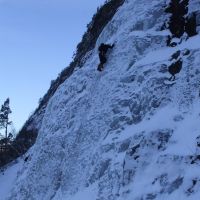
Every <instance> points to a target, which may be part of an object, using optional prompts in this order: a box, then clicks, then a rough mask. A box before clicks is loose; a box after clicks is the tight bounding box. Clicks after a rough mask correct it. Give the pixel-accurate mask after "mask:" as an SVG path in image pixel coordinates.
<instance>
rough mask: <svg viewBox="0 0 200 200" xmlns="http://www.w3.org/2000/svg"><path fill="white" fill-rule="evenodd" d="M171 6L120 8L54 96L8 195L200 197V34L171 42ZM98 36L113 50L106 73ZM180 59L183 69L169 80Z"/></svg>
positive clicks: (161, 0)
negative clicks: (168, 11)
mask: <svg viewBox="0 0 200 200" xmlns="http://www.w3.org/2000/svg"><path fill="white" fill-rule="evenodd" d="M167 3H169V2H168V1H165V0H152V1H147V0H140V1H138V0H126V1H125V3H124V4H123V5H122V6H121V7H120V8H119V10H118V11H117V13H116V14H115V16H114V17H113V19H112V20H111V21H110V22H109V23H108V24H107V26H106V27H105V29H104V30H103V32H102V33H101V35H100V37H99V38H98V40H97V43H96V47H95V48H94V49H93V50H92V51H91V52H90V54H88V55H89V56H88V55H87V59H86V62H85V63H84V65H83V66H81V68H80V69H77V70H75V71H74V73H73V74H72V76H70V77H69V78H68V79H67V80H66V81H65V82H64V83H63V84H61V85H60V86H59V88H58V90H57V91H56V92H55V94H54V95H53V97H52V98H51V99H50V101H49V102H48V105H47V107H46V110H45V113H44V117H43V120H42V123H41V128H40V130H39V135H38V138H37V141H36V143H35V145H34V146H33V147H32V148H31V149H30V151H29V154H30V155H31V160H30V161H28V162H26V163H25V164H24V166H22V167H21V169H20V170H19V172H18V177H17V179H16V182H15V184H14V185H13V188H11V193H10V196H9V198H8V200H27V199H30V200H31V199H33V200H36V199H37V200H40V199H41V200H50V199H53V200H62V199H63V200H64V199H65V200H80V199H87V200H143V199H144V200H147V199H148V200H150V199H157V200H158V199H171V200H174V199H178V198H180V199H182V200H184V199H198V197H199V196H200V192H199V187H200V173H199V169H198V164H199V163H200V160H199V159H198V153H197V149H198V148H199V147H198V144H199V139H198V136H199V135H200V127H199V120H200V102H199V89H200V88H199V75H200V70H199V66H200V36H199V35H196V36H194V37H191V38H189V39H188V40H186V41H185V40H182V41H180V44H178V45H177V46H176V47H167V44H166V41H167V37H168V35H169V34H170V33H169V31H167V30H164V31H160V30H161V27H162V26H163V23H164V21H165V20H167V19H168V17H169V16H168V14H166V13H165V12H164V9H165V7H166V5H167ZM193 3H195V4H196V3H198V1H195V0H194V1H190V11H191V9H192V5H193ZM193 7H195V6H193ZM195 8H196V7H195ZM101 42H105V43H113V42H115V47H114V49H113V50H112V51H110V53H109V55H108V62H107V64H106V65H105V69H104V71H103V72H101V73H100V72H98V71H97V70H96V68H97V65H98V51H97V49H98V46H99V44H100V43H101ZM177 52H179V54H178V55H175V54H177ZM177 58H181V59H182V61H183V64H182V70H181V71H180V73H179V74H177V78H176V82H175V83H173V84H166V83H165V81H166V80H167V79H168V78H169V74H168V66H169V65H170V64H171V63H172V62H173V59H177ZM195 156H196V157H195Z"/></svg>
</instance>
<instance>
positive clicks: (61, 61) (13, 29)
mask: <svg viewBox="0 0 200 200" xmlns="http://www.w3.org/2000/svg"><path fill="white" fill-rule="evenodd" d="M104 1H105V0H17V1H16V0H0V105H1V104H3V102H4V100H5V99H6V98H7V97H10V106H11V109H12V111H13V113H12V116H11V117H12V120H13V122H14V125H15V127H16V128H17V129H19V128H21V126H22V125H23V123H24V122H25V121H26V119H27V118H28V116H29V115H30V114H31V113H32V112H33V111H34V109H35V108H36V107H37V105H38V100H39V98H40V97H42V96H43V95H44V93H45V92H46V91H47V89H48V88H49V85H50V81H51V80H52V79H55V78H56V77H57V74H58V73H59V72H60V71H61V70H62V69H63V68H64V67H66V66H67V65H68V64H69V63H70V61H71V58H72V55H73V52H74V51H75V49H76V45H77V43H78V42H79V41H80V40H81V37H82V35H83V33H84V32H85V30H86V25H87V24H88V23H89V22H90V20H91V18H92V16H93V14H94V13H95V12H96V9H97V6H99V5H102V4H103V2H104Z"/></svg>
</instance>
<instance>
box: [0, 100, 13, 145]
mask: <svg viewBox="0 0 200 200" xmlns="http://www.w3.org/2000/svg"><path fill="white" fill-rule="evenodd" d="M9 103H10V99H9V98H7V99H6V101H5V102H4V104H3V105H2V106H1V110H0V128H1V129H2V128H3V129H5V139H6V141H7V140H8V139H9V134H8V127H9V125H11V124H12V121H9V115H10V114H11V113H12V111H11V109H10V107H9Z"/></svg>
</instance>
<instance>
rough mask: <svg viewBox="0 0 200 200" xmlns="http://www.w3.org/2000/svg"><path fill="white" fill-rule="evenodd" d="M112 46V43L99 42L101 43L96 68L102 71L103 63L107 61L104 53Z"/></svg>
mask: <svg viewBox="0 0 200 200" xmlns="http://www.w3.org/2000/svg"><path fill="white" fill-rule="evenodd" d="M113 47H114V44H113V45H109V44H104V43H101V45H100V46H99V49H98V50H99V60H100V63H99V65H98V68H97V70H98V71H102V70H103V65H104V64H105V63H106V61H107V58H106V53H107V51H108V49H112V48H113Z"/></svg>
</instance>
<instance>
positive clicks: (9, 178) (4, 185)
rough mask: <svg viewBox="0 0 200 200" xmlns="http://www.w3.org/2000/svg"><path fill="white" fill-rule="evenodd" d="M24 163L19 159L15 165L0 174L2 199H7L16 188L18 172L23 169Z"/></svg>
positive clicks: (0, 196) (0, 195)
mask: <svg viewBox="0 0 200 200" xmlns="http://www.w3.org/2000/svg"><path fill="white" fill-rule="evenodd" d="M22 163H23V161H22V160H21V159H18V160H17V162H16V163H15V164H11V165H10V166H8V167H7V168H6V169H4V170H3V169H2V171H1V172H0V199H1V200H3V199H6V197H8V196H9V194H10V193H11V189H12V188H13V187H14V184H15V181H16V178H17V174H18V171H20V169H21V168H22Z"/></svg>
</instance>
